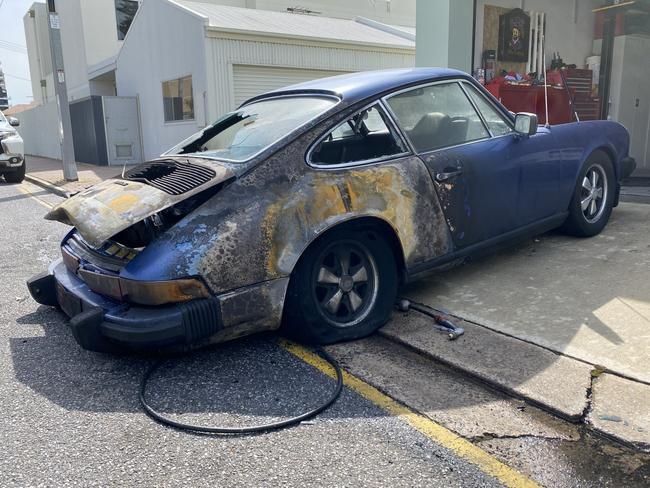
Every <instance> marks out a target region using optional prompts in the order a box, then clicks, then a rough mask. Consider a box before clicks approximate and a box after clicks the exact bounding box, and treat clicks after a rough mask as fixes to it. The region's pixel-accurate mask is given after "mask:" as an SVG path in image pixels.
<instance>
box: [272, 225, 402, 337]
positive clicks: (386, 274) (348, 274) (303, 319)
mask: <svg viewBox="0 0 650 488" xmlns="http://www.w3.org/2000/svg"><path fill="white" fill-rule="evenodd" d="M397 282H398V278H397V267H396V264H395V257H394V255H393V252H392V249H391V247H390V245H389V244H388V243H387V242H386V241H385V240H384V239H383V238H382V237H381V235H380V234H379V233H378V232H376V231H374V230H366V231H360V232H354V233H353V232H349V231H333V232H330V233H328V234H326V235H325V236H324V237H322V238H321V239H319V240H318V241H317V242H316V243H315V244H313V245H312V246H310V247H309V248H308V249H307V251H306V252H305V253H304V255H303V256H302V257H301V258H300V260H299V262H298V264H297V265H296V268H295V270H294V272H293V274H292V276H291V281H290V283H289V289H288V291H287V299H286V300H285V306H284V330H285V332H287V333H288V334H289V335H291V336H292V337H295V338H296V339H298V340H301V341H305V342H310V343H318V344H328V343H332V342H339V341H343V340H350V339H357V338H359V337H364V336H367V335H369V334H371V333H373V332H374V331H376V330H377V329H379V328H380V327H381V326H382V325H384V324H385V323H386V322H387V320H388V318H389V317H390V312H391V310H392V308H393V304H394V303H395V297H396V295H397V284H398V283H397Z"/></svg>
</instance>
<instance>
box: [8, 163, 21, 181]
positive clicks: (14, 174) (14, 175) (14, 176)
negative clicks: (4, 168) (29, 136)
mask: <svg viewBox="0 0 650 488" xmlns="http://www.w3.org/2000/svg"><path fill="white" fill-rule="evenodd" d="M24 179H25V161H23V164H22V165H21V166H20V168H18V169H17V170H15V171H11V172H10V173H5V181H6V182H7V183H22V182H23V180H24Z"/></svg>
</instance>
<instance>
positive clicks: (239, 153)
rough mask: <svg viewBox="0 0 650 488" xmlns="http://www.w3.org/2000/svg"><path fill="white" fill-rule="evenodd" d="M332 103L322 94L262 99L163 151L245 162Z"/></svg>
mask: <svg viewBox="0 0 650 488" xmlns="http://www.w3.org/2000/svg"><path fill="white" fill-rule="evenodd" d="M336 103H337V100H336V99H334V98H326V97H291V98H275V99H270V100H262V101H259V102H256V103H252V104H250V105H246V106H245V107H242V108H240V109H239V110H236V111H234V112H231V113H229V114H226V115H225V116H224V117H222V118H221V119H219V120H217V121H216V122H215V123H214V124H212V125H211V126H209V127H206V128H205V129H203V130H202V131H201V132H198V133H196V134H194V135H193V136H191V137H189V138H188V139H186V140H184V141H183V142H181V143H180V144H178V145H177V146H176V147H173V148H172V149H170V150H169V151H167V153H166V154H168V155H169V154H194V155H196V156H200V157H208V158H215V159H221V160H226V161H233V162H242V161H247V160H249V159H251V158H252V157H253V156H255V155H256V154H258V153H259V152H261V151H263V150H264V149H266V148H268V147H269V146H271V144H273V143H274V142H276V141H278V140H279V139H281V138H283V137H284V136H286V135H288V134H289V133H291V132H293V131H294V130H296V129H298V128H299V127H300V126H302V125H303V124H305V123H306V122H308V121H309V120H311V119H313V118H315V117H317V116H318V115H320V114H322V113H323V112H325V111H326V110H327V109H329V108H331V107H332V106H333V105H335V104H336Z"/></svg>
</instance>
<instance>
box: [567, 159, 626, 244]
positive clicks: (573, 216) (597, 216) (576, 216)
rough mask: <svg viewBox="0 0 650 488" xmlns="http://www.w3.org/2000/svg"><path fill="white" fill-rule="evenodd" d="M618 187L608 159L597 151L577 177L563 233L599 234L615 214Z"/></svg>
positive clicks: (584, 235) (587, 235) (586, 235)
mask: <svg viewBox="0 0 650 488" xmlns="http://www.w3.org/2000/svg"><path fill="white" fill-rule="evenodd" d="M615 185H616V182H615V178H614V169H613V167H612V162H611V160H610V159H609V156H607V154H605V153H604V152H602V151H596V152H595V153H594V154H592V155H591V156H590V157H589V158H588V159H587V161H586V162H585V164H584V166H583V167H582V170H581V171H580V174H579V175H578V181H577V183H576V188H575V189H574V192H573V196H572V198H571V203H570V205H569V217H568V218H567V221H566V222H565V224H564V226H563V230H564V231H566V232H567V233H569V234H572V235H576V236H580V237H591V236H595V235H596V234H599V233H600V232H601V231H602V230H603V228H604V227H605V225H607V221H608V220H609V216H610V215H611V213H612V206H613V203H614V195H615V192H616V188H615Z"/></svg>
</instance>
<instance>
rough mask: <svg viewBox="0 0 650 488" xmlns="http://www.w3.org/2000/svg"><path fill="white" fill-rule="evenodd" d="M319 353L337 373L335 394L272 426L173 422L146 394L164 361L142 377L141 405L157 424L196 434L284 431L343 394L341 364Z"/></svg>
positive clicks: (330, 403) (320, 351) (317, 412)
mask: <svg viewBox="0 0 650 488" xmlns="http://www.w3.org/2000/svg"><path fill="white" fill-rule="evenodd" d="M318 353H319V354H320V355H321V356H322V357H323V359H325V360H326V361H327V362H328V363H330V364H331V365H332V367H333V368H334V371H336V388H335V389H334V392H333V393H332V395H331V396H330V397H329V398H328V399H327V401H326V402H325V403H323V404H321V405H320V406H318V407H316V408H314V409H313V410H309V411H308V412H305V413H303V414H300V415H297V416H295V417H291V418H288V419H286V420H280V421H278V422H273V423H270V424H263V425H255V426H252V427H218V426H209V425H194V424H186V423H184V422H179V421H177V420H173V419H171V418H169V417H166V416H165V415H164V414H162V413H160V412H158V411H157V410H156V409H154V408H153V407H152V406H151V405H149V404H148V403H147V399H146V396H145V392H146V389H147V382H148V381H149V378H150V377H151V375H152V374H153V373H154V372H155V371H156V370H157V369H158V368H159V367H160V366H161V365H162V364H163V363H164V362H165V360H164V359H162V360H160V361H157V362H155V363H154V364H152V365H151V367H149V369H148V370H147V371H146V372H145V373H144V376H143V377H142V381H141V382H140V394H139V397H140V404H141V405H142V408H143V409H144V411H145V412H146V413H147V415H149V416H150V417H151V418H153V419H154V420H156V421H157V422H160V423H161V424H164V425H168V426H170V427H174V428H176V429H180V430H190V431H194V432H204V433H209V434H256V433H262V432H268V431H271V430H278V429H284V428H286V427H290V426H292V425H296V424H299V423H300V422H303V421H305V420H307V419H310V418H312V417H315V416H316V415H318V414H319V413H321V412H322V411H324V410H326V409H327V408H329V407H330V406H331V405H332V404H333V403H334V402H335V401H336V399H337V398H338V397H339V395H340V394H341V391H342V390H343V372H342V371H341V367H340V366H339V363H338V362H337V361H336V359H334V358H333V357H332V356H330V355H329V354H328V353H327V352H326V351H324V350H322V349H321V350H319V351H318Z"/></svg>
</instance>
